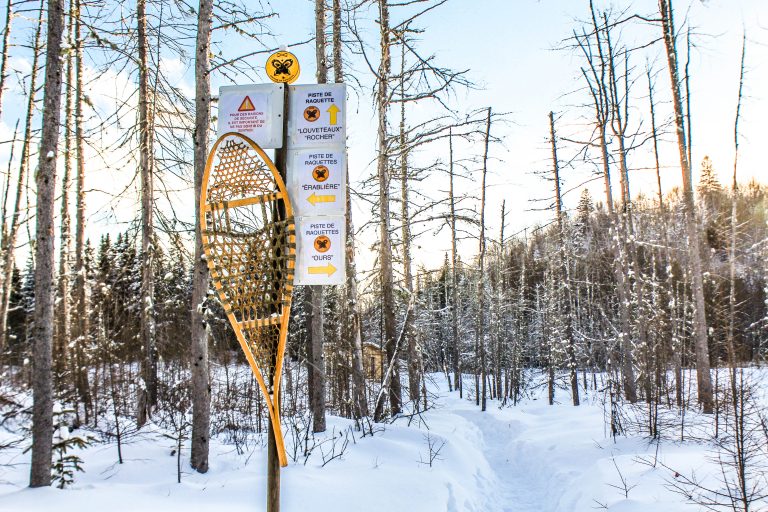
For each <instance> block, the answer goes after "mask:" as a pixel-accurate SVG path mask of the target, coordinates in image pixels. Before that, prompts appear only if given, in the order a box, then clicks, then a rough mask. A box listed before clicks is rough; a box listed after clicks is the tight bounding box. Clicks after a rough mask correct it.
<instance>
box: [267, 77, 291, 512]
mask: <svg viewBox="0 0 768 512" xmlns="http://www.w3.org/2000/svg"><path fill="white" fill-rule="evenodd" d="M282 122H283V145H282V147H281V148H279V149H276V150H275V167H277V170H278V172H279V173H280V176H281V177H282V178H283V182H284V183H288V176H287V173H286V171H287V168H288V164H287V163H288V149H287V146H288V84H283V119H282ZM281 206H282V201H281V202H280V203H279V204H278V217H279V218H280V219H283V218H284V217H285V209H284V208H282V207H281ZM279 378H280V376H279V375H270V376H269V384H270V386H269V387H270V390H271V391H273V390H274V389H275V379H279ZM273 400H274V402H275V410H276V411H277V414H280V396H279V392H278V394H277V395H276V396H273ZM267 512H280V459H279V457H278V455H277V441H276V439H275V430H274V426H273V425H272V421H269V422H268V427H267Z"/></svg>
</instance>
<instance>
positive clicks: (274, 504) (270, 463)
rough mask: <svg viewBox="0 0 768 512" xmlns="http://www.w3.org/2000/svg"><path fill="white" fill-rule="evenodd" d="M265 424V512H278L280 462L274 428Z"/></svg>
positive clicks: (269, 423) (269, 424)
mask: <svg viewBox="0 0 768 512" xmlns="http://www.w3.org/2000/svg"><path fill="white" fill-rule="evenodd" d="M267 424H268V427H267V512H280V460H279V459H278V457H277V441H275V430H274V427H273V426H272V422H271V421H268V422H267Z"/></svg>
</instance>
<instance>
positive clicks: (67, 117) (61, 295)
mask: <svg viewBox="0 0 768 512" xmlns="http://www.w3.org/2000/svg"><path fill="white" fill-rule="evenodd" d="M75 10H76V6H75V4H74V2H73V3H71V4H70V6H69V14H70V16H69V20H70V23H69V26H68V30H69V35H68V38H67V39H68V44H69V47H70V48H72V47H73V46H74V40H73V39H74V28H75V24H74V20H75V16H74V15H75ZM73 66H74V59H73V56H72V55H71V54H69V55H67V80H66V106H65V107H64V175H63V176H62V179H61V228H60V229H61V233H60V237H61V246H60V248H59V276H58V283H57V284H58V287H57V290H56V291H57V296H58V301H57V311H56V330H55V333H54V345H53V371H54V383H55V384H56V385H57V387H59V389H61V387H62V384H63V382H62V377H63V376H64V373H65V372H66V369H67V361H68V360H69V343H70V338H71V329H70V327H71V325H70V318H69V316H70V309H69V306H70V300H69V299H70V297H69V295H70V294H69V291H70V290H69V277H70V276H69V270H70V269H69V266H70V261H69V260H70V254H69V253H70V238H71V235H70V232H71V220H70V215H69V193H70V189H71V181H72V180H71V176H72V115H73V109H72V104H73V96H74V89H73V87H72V84H73V81H74V73H73Z"/></svg>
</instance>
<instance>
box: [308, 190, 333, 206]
mask: <svg viewBox="0 0 768 512" xmlns="http://www.w3.org/2000/svg"><path fill="white" fill-rule="evenodd" d="M307 201H309V202H310V203H312V205H316V204H317V203H335V202H336V196H334V195H317V194H315V193H314V192H312V195H311V196H309V197H308V198H307Z"/></svg>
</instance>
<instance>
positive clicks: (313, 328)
mask: <svg viewBox="0 0 768 512" xmlns="http://www.w3.org/2000/svg"><path fill="white" fill-rule="evenodd" d="M325 25H326V23H325V0H315V61H316V62H317V74H316V78H317V83H319V84H324V83H327V82H328V62H327V56H326V55H327V54H326V44H325V42H326V41H325ZM309 302H310V304H309V306H310V307H309V340H308V342H309V343H308V347H307V348H308V350H307V353H308V357H307V381H308V382H307V386H308V394H309V408H310V410H311V411H312V431H313V432H325V388H326V382H325V357H324V354H323V345H324V337H325V336H324V332H323V287H322V286H319V285H316V286H310V289H309Z"/></svg>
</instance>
